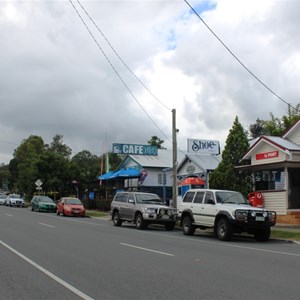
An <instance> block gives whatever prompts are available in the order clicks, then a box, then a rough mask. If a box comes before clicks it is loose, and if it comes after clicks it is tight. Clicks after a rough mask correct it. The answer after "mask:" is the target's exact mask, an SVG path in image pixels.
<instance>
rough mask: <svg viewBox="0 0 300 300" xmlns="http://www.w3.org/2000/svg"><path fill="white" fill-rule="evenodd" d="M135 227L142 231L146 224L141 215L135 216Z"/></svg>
mask: <svg viewBox="0 0 300 300" xmlns="http://www.w3.org/2000/svg"><path fill="white" fill-rule="evenodd" d="M135 225H136V228H137V229H144V228H145V227H146V223H145V221H144V219H143V216H142V215H141V214H137V216H136V218H135Z"/></svg>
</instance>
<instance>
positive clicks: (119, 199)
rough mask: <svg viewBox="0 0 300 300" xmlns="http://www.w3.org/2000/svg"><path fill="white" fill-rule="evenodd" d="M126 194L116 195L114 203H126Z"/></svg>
mask: <svg viewBox="0 0 300 300" xmlns="http://www.w3.org/2000/svg"><path fill="white" fill-rule="evenodd" d="M127 198H128V193H118V194H116V197H115V201H116V202H127Z"/></svg>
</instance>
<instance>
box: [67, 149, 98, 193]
mask: <svg viewBox="0 0 300 300" xmlns="http://www.w3.org/2000/svg"><path fill="white" fill-rule="evenodd" d="M71 163H72V164H73V167H72V169H73V171H75V172H76V174H74V175H75V178H74V179H76V180H77V181H78V182H79V183H80V184H83V185H85V186H84V187H83V188H84V189H86V188H87V183H88V182H92V181H95V180H97V178H98V176H99V175H100V158H99V157H98V156H97V155H94V154H92V153H91V152H89V151H87V150H83V151H81V152H79V153H77V154H76V155H75V156H74V157H73V158H72V160H71Z"/></svg>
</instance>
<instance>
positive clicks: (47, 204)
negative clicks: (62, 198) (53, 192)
mask: <svg viewBox="0 0 300 300" xmlns="http://www.w3.org/2000/svg"><path fill="white" fill-rule="evenodd" d="M31 210H32V211H41V212H42V211H43V212H54V213H55V212H56V204H55V203H54V202H53V200H52V199H51V198H50V197H48V196H43V195H39V196H33V198H32V200H31Z"/></svg>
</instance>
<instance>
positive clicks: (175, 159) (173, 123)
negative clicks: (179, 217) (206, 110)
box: [172, 109, 177, 208]
mask: <svg viewBox="0 0 300 300" xmlns="http://www.w3.org/2000/svg"><path fill="white" fill-rule="evenodd" d="M176 133H177V129H176V109H172V141H173V189H172V195H173V197H172V198H173V201H172V206H173V207H174V208H177V137H176Z"/></svg>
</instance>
